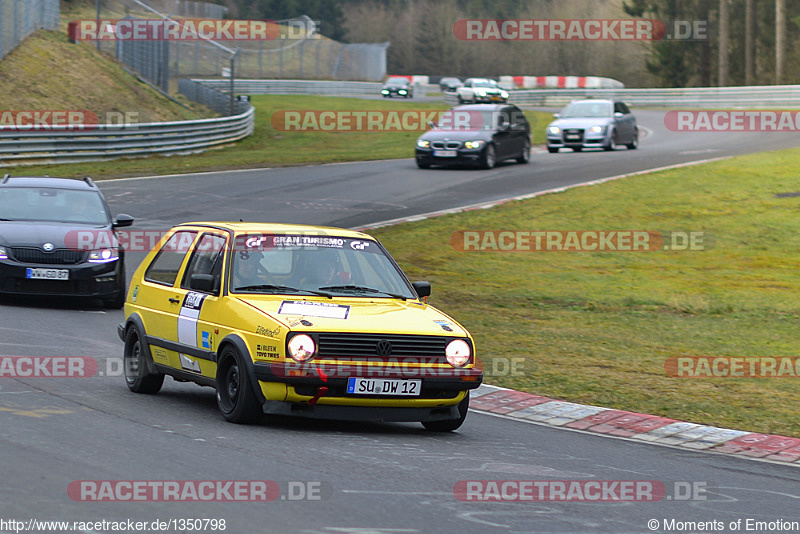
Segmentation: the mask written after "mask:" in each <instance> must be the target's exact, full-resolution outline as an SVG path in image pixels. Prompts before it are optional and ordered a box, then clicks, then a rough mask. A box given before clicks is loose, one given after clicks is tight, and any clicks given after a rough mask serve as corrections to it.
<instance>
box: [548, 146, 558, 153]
mask: <svg viewBox="0 0 800 534" xmlns="http://www.w3.org/2000/svg"><path fill="white" fill-rule="evenodd" d="M547 151H548V152H550V153H551V154H557V153H558V148H556V147H553V146H549V147H547Z"/></svg>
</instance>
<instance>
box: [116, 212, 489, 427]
mask: <svg viewBox="0 0 800 534" xmlns="http://www.w3.org/2000/svg"><path fill="white" fill-rule="evenodd" d="M430 291H431V286H430V284H429V283H427V282H414V283H413V284H412V283H410V282H409V280H408V278H406V276H405V274H403V272H402V270H401V269H400V267H399V266H398V265H397V263H396V262H395V261H394V259H392V257H391V256H390V255H389V253H388V252H387V251H386V250H385V249H384V247H383V246H382V245H381V244H380V243H379V242H378V241H377V240H375V239H374V238H372V237H370V236H369V235H366V234H363V233H360V232H354V231H350V230H343V229H339V228H326V227H316V226H302V225H284V224H256V223H225V222H208V223H206V222H202V223H188V224H181V225H178V226H176V227H174V228H172V229H171V230H170V231H169V232H168V233H167V234H166V235H165V236H164V237H163V238H162V239H161V241H160V242H159V244H158V245H157V246H156V247H155V248H154V249H153V250H152V251H151V252H150V253H149V254H148V255H147V257H146V258H145V260H144V261H143V262H142V264H141V265H140V266H139V267H138V269H137V270H136V273H135V274H134V275H133V278H132V279H131V283H130V287H129V289H128V294H127V299H126V302H125V322H124V323H123V324H120V325H119V327H118V333H119V336H120V339H122V341H123V342H124V343H125V349H124V365H123V367H124V372H125V380H126V382H127V384H128V387H129V388H130V390H131V391H134V392H136V393H157V392H158V391H159V390H160V389H161V386H162V383H163V381H164V376H165V375H170V376H172V377H173V378H174V379H175V380H178V381H191V382H196V383H197V384H200V385H203V386H211V387H214V388H216V392H217V406H218V408H219V411H220V412H221V413H222V415H223V417H224V418H225V419H227V420H228V421H231V422H234V423H248V422H253V421H256V420H258V419H259V418H260V417H261V415H262V414H263V413H267V414H279V415H298V416H307V417H318V418H325V419H345V420H369V421H419V422H421V423H422V424H423V425H424V426H425V428H427V429H429V430H433V431H443V432H446V431H451V430H455V429H456V428H458V427H459V426H461V424H462V423H463V422H464V419H465V418H466V415H467V408H468V407H469V391H470V390H471V389H474V388H477V387H478V386H479V385H480V384H481V381H482V378H483V374H482V372H481V370H480V369H477V368H476V367H475V362H476V359H475V348H474V343H473V340H472V337H471V336H470V334H469V332H467V330H466V329H465V328H464V327H463V326H461V325H460V324H458V322H456V321H455V320H454V319H452V318H451V317H449V316H447V315H445V314H444V313H442V312H441V311H439V310H437V309H435V308H434V307H432V306H429V305H428V304H427V302H426V298H427V296H428V295H430Z"/></svg>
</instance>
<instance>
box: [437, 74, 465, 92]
mask: <svg viewBox="0 0 800 534" xmlns="http://www.w3.org/2000/svg"><path fill="white" fill-rule="evenodd" d="M463 86H464V82H462V81H461V80H459V79H458V78H451V77H446V78H442V79H441V80H439V89H440V90H441V91H442V92H443V93H444V92H452V91H455V90H456V89H458V88H459V87H463Z"/></svg>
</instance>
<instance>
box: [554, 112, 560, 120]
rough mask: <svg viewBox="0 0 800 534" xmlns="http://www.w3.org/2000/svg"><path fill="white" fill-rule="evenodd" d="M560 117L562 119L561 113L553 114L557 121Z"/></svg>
mask: <svg viewBox="0 0 800 534" xmlns="http://www.w3.org/2000/svg"><path fill="white" fill-rule="evenodd" d="M559 117H561V113H553V118H554V119H557V118H559Z"/></svg>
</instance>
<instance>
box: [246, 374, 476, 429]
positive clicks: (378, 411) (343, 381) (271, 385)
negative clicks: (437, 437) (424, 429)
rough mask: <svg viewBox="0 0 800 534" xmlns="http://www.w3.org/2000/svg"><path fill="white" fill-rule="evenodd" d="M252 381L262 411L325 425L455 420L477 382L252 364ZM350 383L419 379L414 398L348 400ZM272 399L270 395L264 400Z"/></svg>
mask: <svg viewBox="0 0 800 534" xmlns="http://www.w3.org/2000/svg"><path fill="white" fill-rule="evenodd" d="M253 367H254V373H255V377H256V380H257V381H258V382H259V385H260V386H261V390H262V393H264V394H265V395H264V397H265V398H266V402H265V404H264V411H265V412H266V413H272V414H282V415H305V416H308V417H321V418H328V419H349V420H374V421H437V420H448V419H455V418H457V417H458V410H457V406H458V404H459V403H460V402H461V400H463V398H464V396H465V395H466V394H467V392H468V391H469V390H471V389H476V388H478V387H479V386H480V385H481V383H482V382H483V372H482V371H481V370H480V369H474V368H468V369H452V368H451V369H446V368H430V367H418V366H413V367H411V366H409V367H402V368H385V367H380V366H347V365H338V364H336V365H334V364H331V365H326V364H324V363H320V364H318V365H317V364H306V365H302V364H283V363H264V362H256V363H254V364H253ZM350 377H360V378H375V379H382V378H385V379H420V380H421V381H422V384H421V389H420V394H419V396H413V397H411V396H401V395H353V394H348V393H347V382H348V379H349V378H350ZM270 393H272V394H270Z"/></svg>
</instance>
